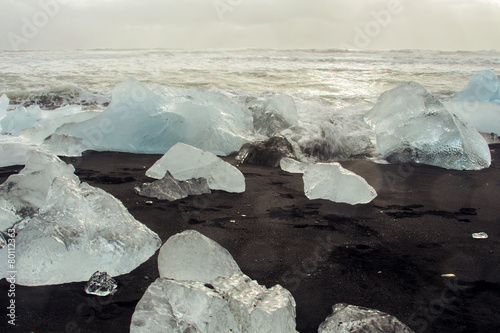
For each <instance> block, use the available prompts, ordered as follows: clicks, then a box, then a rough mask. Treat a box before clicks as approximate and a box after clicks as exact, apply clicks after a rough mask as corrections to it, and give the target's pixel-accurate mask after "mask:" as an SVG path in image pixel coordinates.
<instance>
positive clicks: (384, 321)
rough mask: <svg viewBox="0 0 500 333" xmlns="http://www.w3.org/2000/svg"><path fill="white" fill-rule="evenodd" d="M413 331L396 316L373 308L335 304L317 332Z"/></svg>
mask: <svg viewBox="0 0 500 333" xmlns="http://www.w3.org/2000/svg"><path fill="white" fill-rule="evenodd" d="M365 332H370V333H389V332H391V333H413V330H411V329H410V328H409V327H407V326H406V325H405V324H403V323H402V322H400V321H399V320H398V319H397V318H395V317H393V316H391V315H389V314H387V313H384V312H381V311H378V310H373V309H368V308H365V307H360V306H354V305H348V304H344V303H339V304H335V305H334V306H333V313H332V314H331V315H330V316H328V317H327V318H326V319H325V321H324V322H323V323H322V324H321V325H320V326H319V329H318V333H365Z"/></svg>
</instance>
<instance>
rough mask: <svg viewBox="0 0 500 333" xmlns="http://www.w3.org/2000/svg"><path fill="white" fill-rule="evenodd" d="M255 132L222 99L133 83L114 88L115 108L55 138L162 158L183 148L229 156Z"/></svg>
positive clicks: (237, 107)
mask: <svg viewBox="0 0 500 333" xmlns="http://www.w3.org/2000/svg"><path fill="white" fill-rule="evenodd" d="M252 129H253V124H252V116H251V114H250V112H249V111H248V110H246V109H245V108H244V107H243V105H241V104H238V103H236V102H235V101H233V100H232V99H231V98H229V97H227V96H225V95H224V94H222V93H219V92H215V91H207V90H202V89H180V88H168V87H161V86H156V85H145V84H142V83H140V82H139V81H137V80H135V79H132V78H130V79H128V80H126V81H124V82H122V83H119V84H117V85H116V86H115V88H114V90H113V98H112V101H111V104H110V105H109V106H108V108H106V109H105V110H104V111H103V112H102V113H101V114H99V115H98V116H96V117H95V118H92V119H90V120H87V121H84V122H81V123H76V124H73V125H66V126H64V128H61V129H59V130H58V131H57V133H58V134H69V135H72V136H75V137H79V138H82V139H83V143H84V145H86V146H88V147H90V149H94V150H111V151H121V152H132V153H157V154H163V153H165V152H166V151H167V150H168V149H169V148H170V147H172V146H173V145H174V144H176V143H177V142H184V143H186V144H189V145H192V146H195V147H198V148H200V149H203V150H205V151H210V152H213V153H215V154H219V155H228V154H230V153H232V152H235V151H237V150H238V149H239V148H240V147H241V145H243V143H245V142H247V141H248V139H249V138H250V136H251V131H252Z"/></svg>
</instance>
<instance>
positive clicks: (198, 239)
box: [158, 230, 241, 283]
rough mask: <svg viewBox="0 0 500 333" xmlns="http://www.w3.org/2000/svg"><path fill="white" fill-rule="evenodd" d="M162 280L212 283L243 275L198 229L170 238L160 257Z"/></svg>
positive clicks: (233, 262)
mask: <svg viewBox="0 0 500 333" xmlns="http://www.w3.org/2000/svg"><path fill="white" fill-rule="evenodd" d="M158 271H159V272H160V277H165V278H171V279H176V280H192V281H201V282H206V283H209V282H210V281H212V280H214V279H216V278H217V277H219V276H228V275H232V274H235V273H241V270H240V268H239V267H238V264H237V263H236V261H234V259H233V257H232V256H231V254H230V253H229V252H228V251H227V250H226V249H225V248H223V247H222V246H220V245H219V244H217V243H216V242H215V241H213V240H211V239H210V238H208V237H206V236H204V235H202V234H200V233H199V232H197V231H195V230H186V231H184V232H181V233H179V234H176V235H174V236H172V237H170V238H169V239H168V240H167V241H166V242H165V244H164V245H163V246H162V247H161V249H160V254H159V255H158Z"/></svg>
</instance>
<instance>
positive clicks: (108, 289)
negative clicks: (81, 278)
mask: <svg viewBox="0 0 500 333" xmlns="http://www.w3.org/2000/svg"><path fill="white" fill-rule="evenodd" d="M116 288H118V282H116V280H115V279H113V278H112V277H111V275H109V274H108V273H106V272H99V271H97V272H95V273H94V274H93V275H92V277H91V278H90V280H89V282H87V285H86V286H85V292H86V293H87V294H90V295H97V296H108V295H113V294H114V293H115V292H116Z"/></svg>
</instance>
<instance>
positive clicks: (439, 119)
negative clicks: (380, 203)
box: [365, 82, 491, 170]
mask: <svg viewBox="0 0 500 333" xmlns="http://www.w3.org/2000/svg"><path fill="white" fill-rule="evenodd" d="M365 120H366V122H367V123H368V124H369V125H370V126H372V128H373V129H374V130H375V132H376V134H377V145H378V148H379V150H380V153H381V154H382V156H383V157H384V158H385V159H386V160H388V161H389V162H401V163H404V162H416V163H422V164H429V165H435V166H439V167H442V168H446V169H456V170H480V169H484V168H487V167H489V166H490V164H491V155H490V150H489V147H488V144H487V143H486V141H485V139H484V138H483V137H482V136H481V135H480V134H479V133H478V131H477V130H476V129H475V128H474V127H472V126H471V125H469V124H467V123H464V122H463V121H462V120H461V119H460V118H458V117H457V116H455V115H453V114H451V113H450V112H449V111H448V110H447V109H446V108H445V106H444V105H443V104H442V103H441V102H440V101H439V100H438V98H436V97H435V96H433V95H431V94H430V93H429V92H428V91H427V90H425V89H424V88H423V87H422V86H421V85H419V84H418V83H415V82H408V83H403V84H400V85H399V86H398V87H396V88H394V89H392V90H389V91H386V92H384V93H383V94H382V95H380V97H379V99H378V101H377V104H376V105H375V107H374V108H373V109H372V110H371V111H370V112H368V114H367V115H366V116H365Z"/></svg>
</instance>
